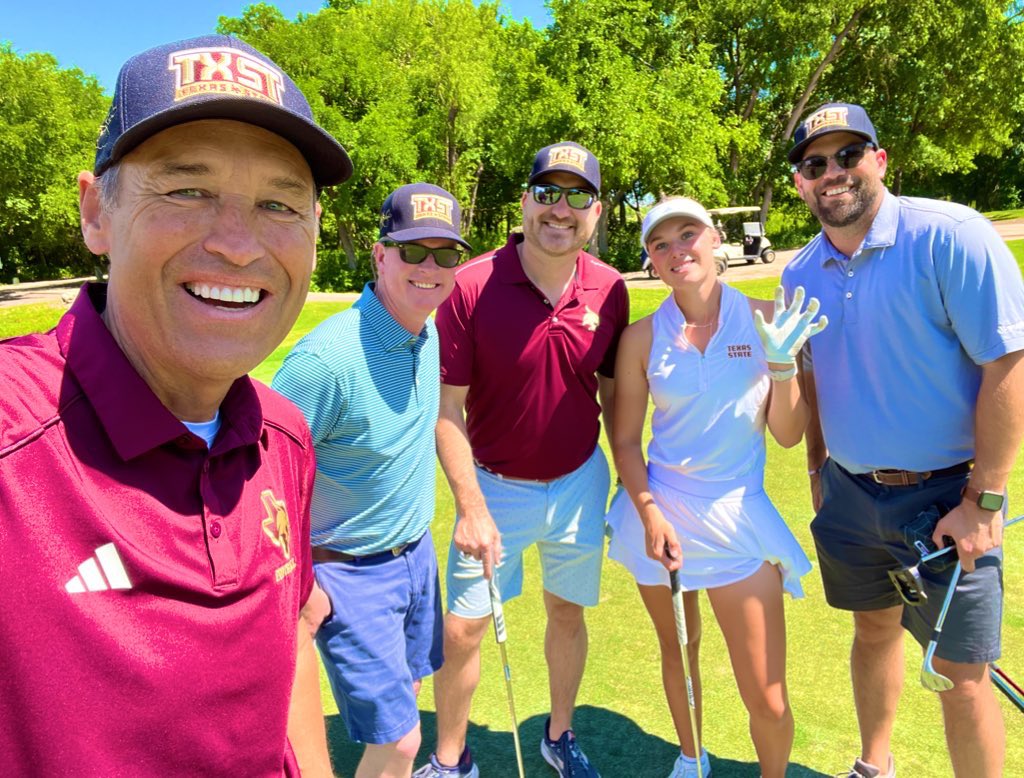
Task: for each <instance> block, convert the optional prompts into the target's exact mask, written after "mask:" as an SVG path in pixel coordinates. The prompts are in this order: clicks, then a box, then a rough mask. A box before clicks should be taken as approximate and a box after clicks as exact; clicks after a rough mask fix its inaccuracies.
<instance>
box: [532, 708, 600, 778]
mask: <svg viewBox="0 0 1024 778" xmlns="http://www.w3.org/2000/svg"><path fill="white" fill-rule="evenodd" d="M550 724H551V719H550V718H549V719H548V720H547V722H545V724H544V737H542V738H541V739H540V755H541V756H543V757H544V761H546V762H547V763H548V764H549V765H551V766H552V767H554V768H555V769H556V770H557V771H558V774H559V775H561V776H563V778H601V774H600V773H599V772H597V770H595V769H594V767H593V765H591V764H590V760H588V759H587V755H586V754H584V753H583V751H582V750H581V749H580V746H579V743H577V742H576V735H575V733H574V732H573V731H572V730H571V729H570V730H566V731H565V732H563V733H562V736H561V737H560V738H558V740H549V739H548V735H549V734H550V732H549V731H548V725H550Z"/></svg>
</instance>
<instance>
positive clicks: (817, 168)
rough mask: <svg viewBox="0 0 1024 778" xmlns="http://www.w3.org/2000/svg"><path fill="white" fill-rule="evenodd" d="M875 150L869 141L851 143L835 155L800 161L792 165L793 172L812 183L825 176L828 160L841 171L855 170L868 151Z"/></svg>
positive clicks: (817, 155) (816, 156)
mask: <svg viewBox="0 0 1024 778" xmlns="http://www.w3.org/2000/svg"><path fill="white" fill-rule="evenodd" d="M877 148H878V146H876V145H875V144H874V143H872V142H871V141H865V142H864V143H853V144H851V145H849V146H844V147H843V148H841V149H839V151H837V152H836V153H835V154H829V155H827V156H826V155H824V154H815V155H814V156H813V157H807V158H805V159H802V160H800V161H799V162H797V163H796V164H794V165H793V172H794V173H799V174H800V175H802V176H803V177H804V178H805V179H807V180H808V181H814V180H815V179H818V178H821V177H822V176H823V175H825V171H826V170H828V161H829V160H830V159H834V160H835V161H836V164H837V165H839V167H841V168H842V169H843V170H849V169H850V168H855V167H857V165H859V164H860V162H861V160H862V159H864V154H865V153H866V152H867V150H868V149H877Z"/></svg>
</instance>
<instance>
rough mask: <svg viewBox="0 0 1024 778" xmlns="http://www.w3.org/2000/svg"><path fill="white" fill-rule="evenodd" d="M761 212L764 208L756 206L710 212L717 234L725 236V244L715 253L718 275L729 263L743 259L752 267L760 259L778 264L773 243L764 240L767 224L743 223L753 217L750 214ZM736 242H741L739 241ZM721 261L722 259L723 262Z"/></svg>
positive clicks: (723, 240)
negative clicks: (745, 219) (745, 218)
mask: <svg viewBox="0 0 1024 778" xmlns="http://www.w3.org/2000/svg"><path fill="white" fill-rule="evenodd" d="M760 211H761V209H760V208H758V207H757V206H754V205H751V206H746V205H743V206H736V207H733V208H712V209H711V210H709V211H708V213H709V214H710V215H711V219H712V221H714V223H715V227H716V228H717V229H718V233H719V234H720V235H721V236H722V245H721V246H719V247H718V250H717V251H715V260H716V267H717V268H718V269H719V270H718V272H719V275H721V274H722V273H724V272H725V268H727V267H728V266H729V263H730V262H734V261H739V260H742V261H744V262H746V263H747V264H748V265H752V264H754V263H755V262H757V260H759V259H760V260H761V261H762V262H764V263H765V264H768V263H770V262H774V261H775V250H774V249H773V248H772V243H771V241H770V240H768V238H766V237H765V234H764V225H763V224H762V223H761V222H760V221H744V220H743V217H744V215H746V216H747V217H748V218H750V215H751V214H757V213H760ZM741 236H742V237H741ZM737 240H739V241H740V242H736V241H737ZM718 260H721V263H719V262H718ZM723 265H724V267H723Z"/></svg>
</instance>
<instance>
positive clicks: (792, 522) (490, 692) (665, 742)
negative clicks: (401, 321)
mask: <svg viewBox="0 0 1024 778" xmlns="http://www.w3.org/2000/svg"><path fill="white" fill-rule="evenodd" d="M1011 247H1012V248H1013V249H1014V252H1015V255H1016V256H1017V257H1018V261H1024V241H1014V242H1013V243H1011ZM775 283H776V282H775V280H774V279H764V280H758V281H745V282H738V283H736V284H734V286H736V288H738V289H740V290H741V291H744V292H746V293H748V294H751V295H754V296H758V297H764V298H770V297H771V295H772V291H773V289H774V286H775ZM665 294H666V291H665V290H664V289H660V288H659V289H633V290H631V291H630V299H631V303H632V315H633V318H634V319H636V318H639V317H640V316H643V315H645V314H647V313H650V312H651V311H653V310H654V309H655V308H656V307H657V306H658V304H660V302H661V301H662V300H663V299H664V297H665ZM347 305H348V303H309V304H307V306H306V307H305V309H304V310H303V313H302V315H301V317H300V319H299V321H298V322H297V324H296V326H295V328H294V329H293V331H292V333H291V334H290V335H289V337H288V339H287V340H286V341H285V343H284V344H282V346H281V347H280V348H278V349H277V350H276V351H275V352H274V353H273V354H272V355H271V356H270V357H268V358H267V360H266V361H265V362H264V363H263V364H261V365H260V366H259V367H258V368H257V369H256V370H254V371H253V375H254V376H256V377H258V378H260V379H261V380H263V381H269V380H270V379H271V378H272V376H273V373H274V371H275V370H276V369H277V367H278V366H279V365H280V363H281V360H282V359H283V358H284V355H285V354H286V353H287V351H288V349H289V348H290V347H291V346H292V345H293V344H294V343H295V341H296V340H298V338H299V337H301V335H303V334H305V333H306V332H307V331H308V330H309V329H311V328H312V327H313V326H314V325H315V324H316V323H317V322H319V321H321V320H322V319H324V318H326V317H327V316H329V315H330V314H332V313H334V312H336V311H338V310H341V309H343V308H344V307H346V306H347ZM60 312H61V308H60V307H57V306H41V305H25V306H17V307H15V308H5V309H0V334H2V335H3V336H4V337H6V336H9V335H12V334H18V333H21V332H28V331H33V330H42V329H47V328H49V327H50V326H52V325H53V323H54V322H55V321H56V319H57V318H58V317H59V315H60ZM602 445H605V442H604V441H602ZM437 477H438V490H437V497H438V501H437V517H436V520H435V522H434V525H433V533H434V537H435V539H436V543H437V546H438V552H439V557H440V560H439V562H440V566H441V569H442V570H443V569H444V567H445V564H446V562H447V556H448V541H449V539H450V537H451V532H452V519H453V503H452V498H451V493H450V492H449V490H448V487H447V483H446V482H445V480H444V478H443V475H442V474H441V471H440V468H438V470H437ZM767 489H768V492H769V494H770V495H771V497H772V499H773V500H774V501H775V504H776V506H777V507H778V508H779V510H780V511H781V513H782V515H783V516H785V517H786V519H787V521H788V523H789V526H790V527H791V529H792V530H793V532H794V534H795V535H796V536H797V538H798V539H799V541H800V542H801V544H802V545H803V547H804V549H805V550H806V551H807V553H808V555H809V556H810V557H811V559H812V561H815V556H814V544H813V542H812V540H811V537H810V533H809V531H808V523H809V521H810V519H811V507H810V501H809V497H808V493H807V477H806V474H805V460H804V452H803V447H802V446H798V447H797V448H795V449H790V450H788V451H787V450H784V449H781V448H779V447H778V446H777V445H775V444H774V443H773V442H771V441H770V440H769V448H768V470H767ZM1009 491H1010V501H1011V509H1012V510H1015V511H1018V512H1019V510H1020V506H1021V504H1022V503H1024V456H1022V457H1019V458H1018V461H1017V467H1016V468H1015V471H1014V474H1013V477H1012V479H1011V482H1010V486H1009ZM1022 553H1024V530H1022V529H1019V528H1018V529H1016V530H1010V532H1008V533H1007V539H1006V559H1007V565H1006V569H1005V585H1006V608H1005V618H1004V626H1003V646H1004V659H1003V666H1004V668H1005V669H1006V670H1007V671H1008V672H1009V673H1010V674H1011V676H1013V677H1014V679H1015V680H1017V681H1018V682H1021V681H1022V680H1024V651H1022V646H1024V596H1022V595H1024V567H1022V566H1021V565H1020V563H1019V560H1020V558H1021V554H1022ZM525 567H526V573H525V584H524V592H523V596H521V597H519V598H516V599H515V600H512V601H511V602H509V603H508V604H507V605H506V608H505V615H506V620H507V623H508V631H509V635H510V638H509V642H508V644H507V647H508V654H509V662H510V665H511V668H512V674H513V683H514V687H515V695H516V710H517V713H518V716H519V721H520V722H521V728H520V732H521V737H522V741H523V749H524V760H525V765H526V773H527V775H530V776H535V775H536V776H540V775H550V774H551V773H550V768H549V767H548V766H547V765H546V763H544V762H543V760H542V759H541V757H540V755H539V753H538V748H537V744H538V742H539V740H540V736H541V728H542V726H543V722H544V719H545V717H546V715H547V706H548V692H547V675H546V669H545V664H544V659H543V656H544V653H543V652H544V648H543V645H544V643H543V641H544V611H543V605H542V598H541V585H540V570H539V562H538V559H537V555H536V551H535V550H531V551H530V552H528V553H527V555H526V563H525ZM442 577H443V576H442ZM803 584H804V588H805V590H806V597H805V598H804V599H802V600H788V601H787V602H786V614H787V620H788V621H787V623H788V659H789V670H788V680H789V690H790V699H791V702H792V706H793V712H794V717H795V720H796V740H795V745H794V749H793V755H792V763H793V767H792V768H791V769H790V772H789V775H790V776H796V777H797V778H806V777H807V776H822V775H831V774H833V773H834V772H836V771H838V770H840V769H842V768H843V767H847V766H849V764H850V763H852V760H853V757H854V755H856V753H857V751H858V738H857V727H856V719H855V716H854V713H853V705H852V697H851V691H850V681H849V669H848V655H849V646H850V639H851V633H852V630H851V622H850V618H849V616H848V615H846V614H843V613H840V612H837V611H834V610H832V609H830V608H829V607H828V606H827V605H826V603H825V600H824V596H823V593H822V590H821V583H820V579H819V577H818V574H817V572H816V571H812V572H811V573H810V574H808V575H807V576H806V577H805V578H804V579H803ZM587 623H588V629H589V634H590V654H589V658H588V662H587V672H586V675H585V677H584V679H583V685H582V687H581V689H580V693H579V706H580V707H579V710H578V712H577V717H576V722H575V724H576V729H577V731H578V732H579V735H580V739H581V742H582V743H583V745H584V747H585V748H586V750H587V752H588V754H589V755H590V757H591V758H592V760H593V761H594V763H595V764H596V766H597V767H598V768H599V769H600V770H601V772H602V774H603V775H605V776H607V777H608V778H616V777H618V776H626V775H628V776H641V777H642V776H659V777H660V776H664V775H666V774H668V772H669V770H670V768H671V764H672V761H673V760H674V758H675V754H676V744H675V740H676V739H675V735H674V732H673V729H672V724H671V721H670V718H669V715H668V709H667V706H666V704H665V702H664V697H663V694H662V690H661V678H660V669H659V663H658V648H657V643H656V640H655V637H654V633H653V630H652V628H651V627H650V624H649V621H648V617H647V615H646V612H645V611H644V609H643V606H642V604H641V602H640V599H639V596H638V595H637V593H636V587H635V585H634V583H633V580H632V578H631V577H630V576H629V574H628V573H627V572H626V571H625V570H624V569H623V568H622V567H620V566H619V565H618V564H616V563H613V562H606V564H605V569H604V575H603V579H602V584H601V603H600V605H599V606H598V607H597V608H594V609H591V610H589V611H588V615H587ZM703 625H704V643H703V649H702V661H701V665H702V671H703V675H704V684H705V730H704V731H705V740H706V744H707V746H708V747H709V749H710V751H711V753H712V755H713V765H714V770H715V776H716V778H754V776H757V774H758V770H757V768H756V760H755V755H754V752H753V747H752V746H751V744H750V739H749V736H748V735H747V722H746V714H745V712H744V709H743V706H742V704H741V702H740V699H739V696H738V694H737V693H736V689H735V684H734V682H733V678H732V672H731V669H730V666H729V661H728V656H727V653H726V650H725V646H724V643H723V641H722V639H721V636H720V634H719V632H718V629H717V625H716V624H715V622H714V619H713V617H712V616H711V612H710V608H709V607H707V602H706V599H705V601H704V618H703ZM920 661H921V652H920V649H919V648H918V647H917V646H916V645H915V644H914V643H913V641H911V640H910V639H909V638H907V640H906V662H905V664H906V683H905V687H904V693H903V696H902V698H901V700H900V707H899V711H898V714H897V720H896V729H895V740H894V743H895V746H894V748H895V753H896V758H897V762H898V764H899V770H900V774H901V775H950V774H951V771H950V769H949V766H948V762H947V760H946V757H945V744H944V739H943V735H942V722H941V715H940V712H939V703H938V700H937V699H936V697H935V695H934V694H931V693H929V692H926V691H924V690H923V689H922V688H921V687H920V685H919V684H918V682H917V677H918V673H919V668H920ZM482 662H483V673H482V680H481V682H480V686H479V688H478V690H477V693H476V696H475V698H474V701H473V709H472V713H471V721H470V731H469V738H470V743H471V745H472V747H473V750H474V754H475V756H476V758H477V762H478V763H479V765H480V767H481V771H482V773H483V774H484V775H488V776H494V777H495V778H505V776H513V775H514V774H515V767H514V763H515V762H514V756H513V750H512V736H511V730H510V725H509V715H508V707H507V703H506V700H505V687H504V681H503V679H502V676H501V664H500V660H499V657H498V652H497V648H496V646H495V645H494V642H493V640H491V639H490V637H489V636H488V639H487V640H485V642H484V647H483V656H482ZM321 686H322V691H323V697H324V709H325V713H326V714H327V717H328V719H327V720H328V734H329V738H330V744H331V749H332V755H333V758H334V765H335V768H336V769H337V771H338V773H339V774H340V775H346V776H347V775H352V774H353V773H354V770H355V765H356V763H357V761H358V758H359V754H360V753H361V747H359V746H356V745H354V744H352V743H350V742H349V740H348V738H347V736H346V734H345V730H344V726H343V725H342V724H341V721H340V720H339V718H338V716H337V708H336V706H335V704H334V702H333V699H332V698H331V693H330V688H329V686H328V685H327V681H326V678H325V677H323V676H322V677H321ZM420 702H421V705H420V707H421V712H422V719H423V733H424V746H423V749H422V751H421V756H420V759H419V760H417V764H420V763H422V762H423V760H424V759H425V758H426V754H427V753H428V752H429V749H430V748H432V746H433V742H434V736H435V732H436V724H435V717H434V713H433V710H434V701H433V689H432V684H431V683H429V682H428V683H425V684H424V688H423V692H422V694H421V697H420ZM1000 702H1001V704H1002V706H1003V709H1004V711H1005V715H1006V721H1007V735H1008V737H1007V741H1008V746H1007V764H1008V765H1014V766H1016V765H1021V764H1024V737H1022V734H1024V719H1022V718H1021V715H1020V714H1019V713H1018V712H1017V711H1016V709H1014V708H1012V707H1010V705H1009V704H1007V703H1004V702H1003V701H1002V698H1000ZM1014 769H1016V768H1014ZM1007 774H1008V775H1009V774H1010V773H1009V772H1008V773H1007Z"/></svg>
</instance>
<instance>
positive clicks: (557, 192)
mask: <svg viewBox="0 0 1024 778" xmlns="http://www.w3.org/2000/svg"><path fill="white" fill-rule="evenodd" d="M530 192H531V193H532V194H533V201H534V202H535V203H540V204H541V205H554V204H555V203H557V202H558V201H559V200H561V199H562V194H563V193H564V194H565V201H566V202H567V203H569V207H570V208H574V209H576V210H577V211H585V210H587V208H589V207H590V206H592V205H593V204H594V201H595V200H596V199H597V195H596V194H594V193H593V192H591V191H589V190H587V189H578V188H576V187H572V188H570V189H567V188H565V187H561V186H556V185H555V184H534V185H533V186H531V187H530Z"/></svg>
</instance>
